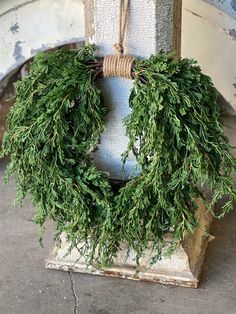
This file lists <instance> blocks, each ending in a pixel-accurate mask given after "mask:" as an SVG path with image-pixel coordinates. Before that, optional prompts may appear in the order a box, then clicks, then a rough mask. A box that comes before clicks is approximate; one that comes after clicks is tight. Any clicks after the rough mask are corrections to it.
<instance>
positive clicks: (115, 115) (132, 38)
mask: <svg viewBox="0 0 236 314" xmlns="http://www.w3.org/2000/svg"><path fill="white" fill-rule="evenodd" d="M180 4H181V0H179V1H178V2H176V0H166V1H162V0H155V1H154V0H153V1H147V0H146V1H143V0H132V1H130V10H129V19H128V26H127V36H126V40H125V52H126V53H129V54H132V55H134V56H139V57H144V58H147V57H149V56H150V55H151V54H154V53H156V52H157V51H160V50H164V51H168V50H172V49H173V47H174V49H175V50H178V51H179V50H180V27H179V26H178V27H177V28H176V31H173V29H174V25H177V24H178V23H177V22H175V23H174V19H177V18H176V17H177V16H178V19H179V18H180V7H181V6H180ZM175 6H176V8H177V11H178V14H174V12H175V10H174V8H175ZM85 10H86V11H87V12H85V20H86V24H85V29H86V31H85V32H86V41H87V42H94V43H95V44H96V45H97V46H98V54H100V55H101V56H104V55H106V54H112V53H114V49H113V44H114V43H116V42H117V39H118V36H117V35H118V1H108V0H88V1H86V2H85ZM173 38H175V40H174V39H173ZM173 41H174V44H173ZM177 46H178V47H177ZM99 86H100V88H101V89H102V91H103V95H104V100H105V102H106V103H107V105H108V107H109V109H110V111H109V114H108V115H107V121H106V127H107V129H106V131H105V132H104V133H103V135H102V137H101V143H100V144H99V145H98V150H96V151H95V152H94V153H93V154H92V157H93V158H94V163H95V164H96V165H97V167H98V168H99V169H101V170H104V171H108V172H110V176H111V178H113V179H121V178H122V175H121V168H122V163H121V154H122V153H123V151H124V150H125V149H126V147H127V142H128V140H127V137H126V136H125V130H124V128H123V126H122V120H123V118H124V117H125V116H126V115H127V114H129V112H130V109H129V106H128V98H129V93H130V89H131V87H132V82H131V81H129V80H127V79H121V78H109V79H104V80H100V81H99ZM134 165H135V159H134V157H133V156H130V158H129V159H128V160H127V166H126V170H127V173H126V175H125V178H127V177H128V176H129V173H130V171H131V169H132V168H133V166H134Z"/></svg>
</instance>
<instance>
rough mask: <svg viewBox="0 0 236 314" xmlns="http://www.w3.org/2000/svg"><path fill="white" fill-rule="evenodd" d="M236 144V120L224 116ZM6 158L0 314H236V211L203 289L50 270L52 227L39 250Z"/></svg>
mask: <svg viewBox="0 0 236 314" xmlns="http://www.w3.org/2000/svg"><path fill="white" fill-rule="evenodd" d="M225 121H226V123H227V125H228V128H227V130H226V132H227V134H228V135H229V136H230V138H231V141H232V143H233V144H234V145H236V118H235V117H231V118H225ZM6 164H7V160H6V159H5V160H0V314H15V313H17V314H75V313H76V314H77V313H79V314H89V313H92V314H129V313H135V314H175V313H177V314H221V313H223V314H236V246H235V243H236V210H235V211H234V212H232V213H231V214H229V215H228V216H226V217H225V218H224V219H223V220H221V221H215V222H214V224H213V228H212V234H213V235H214V236H215V237H216V238H215V240H214V241H212V242H211V243H210V244H209V246H208V249H207V254H206V259H205V263H204V267H203V272H202V276H201V282H200V287H199V288H198V289H197V290H194V289H190V288H181V287H174V286H164V285H161V284H153V283H144V282H135V281H129V280H124V279H114V278H104V277H97V276H92V275H82V274H75V273H68V272H62V271H55V270H46V269H45V267H44V259H45V258H46V257H47V256H48V255H49V253H50V252H51V250H52V248H53V225H52V223H48V224H47V232H46V236H45V240H44V243H45V246H44V248H41V247H40V246H39V244H38V227H37V226H35V224H34V223H33V222H32V217H33V215H34V210H33V208H32V205H31V203H30V201H29V200H26V201H25V202H24V204H23V207H22V208H20V209H19V208H14V207H13V208H12V207H11V203H12V201H13V199H14V197H15V194H16V187H15V184H14V181H13V180H11V181H10V182H9V184H8V185H4V183H3V182H2V179H1V177H3V174H4V171H5V167H6Z"/></svg>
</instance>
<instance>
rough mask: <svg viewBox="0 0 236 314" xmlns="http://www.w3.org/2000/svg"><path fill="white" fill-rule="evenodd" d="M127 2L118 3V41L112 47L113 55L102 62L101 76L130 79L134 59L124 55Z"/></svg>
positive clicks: (127, 0) (122, 0) (126, 0)
mask: <svg viewBox="0 0 236 314" xmlns="http://www.w3.org/2000/svg"><path fill="white" fill-rule="evenodd" d="M128 6H129V0H120V1H119V39H118V43H116V44H115V45H114V48H115V50H116V54H115V55H110V56H106V57H105V58H104V60H103V76H104V77H109V76H118V77H125V78H128V79H131V78H132V64H133V61H134V58H133V57H132V56H129V55H123V53H124V45H123V44H124V37H125V31H126V25H127V16H128Z"/></svg>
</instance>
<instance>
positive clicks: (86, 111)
mask: <svg viewBox="0 0 236 314" xmlns="http://www.w3.org/2000/svg"><path fill="white" fill-rule="evenodd" d="M108 61H109V60H108ZM103 64H104V63H103V60H101V58H98V57H97V56H96V47H95V46H93V45H89V46H85V47H83V48H81V49H80V50H79V51H76V50H70V51H68V50H58V51H52V52H46V53H40V54H38V55H37V56H36V58H35V60H34V62H33V63H32V64H31V66H30V74H29V76H28V77H26V78H24V79H23V80H22V81H20V82H17V84H16V91H17V97H16V102H15V105H14V106H13V107H12V109H11V111H10V113H9V116H8V127H7V131H6V132H5V135H4V139H3V147H2V152H1V155H2V156H5V155H8V154H10V155H11V160H10V163H9V165H8V168H7V177H9V176H11V175H13V174H16V180H17V185H18V197H17V200H18V201H22V199H23V198H24V197H25V196H26V195H27V194H30V195H31V198H32V201H33V204H34V205H35V207H36V215H35V222H36V223H37V224H39V225H40V227H41V231H42V232H43V226H44V223H45V221H46V219H48V218H49V219H52V220H53V221H54V222H55V225H56V234H55V239H56V240H57V241H58V242H59V241H60V235H61V234H62V232H64V233H65V234H66V236H67V239H68V241H69V242H70V244H71V248H74V247H78V248H79V250H80V252H81V254H82V255H83V256H85V258H86V259H87V262H88V263H90V264H92V263H93V264H94V263H95V264H96V265H101V266H110V265H111V264H112V262H113V260H114V257H115V256H117V253H118V251H119V249H120V245H121V243H126V244H127V245H128V247H130V248H132V249H133V250H134V251H135V252H136V261H137V263H138V261H139V258H140V257H141V256H143V254H144V252H145V250H146V249H152V250H153V252H154V255H153V256H152V258H150V263H153V262H155V261H156V260H157V259H159V258H161V257H162V256H163V254H168V255H170V254H171V253H172V252H173V251H174V250H175V249H176V247H178V245H179V243H180V242H181V241H182V240H183V239H184V238H185V237H186V235H188V234H189V233H191V232H193V231H194V230H195V229H196V228H197V227H199V226H198V221H197V219H196V217H195V212H196V210H197V208H198V202H197V199H198V198H200V199H202V201H203V202H204V203H205V205H206V206H207V208H208V210H210V211H211V212H212V213H213V214H214V215H215V216H217V217H219V218H221V217H223V216H224V214H225V213H227V212H229V211H230V210H231V209H232V208H233V202H234V201H235V199H236V191H235V189H234V187H233V182H232V179H231V177H230V174H231V173H232V171H234V170H235V169H236V160H235V159H234V157H233V156H232V154H231V146H230V144H229V142H228V139H227V138H226V136H225V135H224V133H223V130H222V124H221V122H220V120H219V115H220V111H219V108H218V106H217V104H216V97H217V92H216V90H215V88H214V86H213V84H212V81H211V79H210V78H209V77H208V76H206V75H204V74H202V73H201V70H200V68H199V66H197V65H196V62H195V61H193V60H190V59H181V60H175V59H174V58H173V55H171V54H168V53H159V54H157V55H153V56H151V57H150V58H149V59H147V60H140V59H135V60H132V68H131V72H130V73H131V74H130V75H131V76H132V78H133V80H134V84H133V87H132V89H131V93H130V97H129V106H130V108H131V113H130V114H129V115H128V116H127V117H126V118H125V119H124V126H125V128H126V134H127V137H128V139H129V143H128V146H127V150H126V151H125V152H124V154H123V155H122V160H123V163H125V162H126V159H127V156H128V155H129V153H130V152H132V153H133V154H134V156H135V158H136V162H137V165H136V166H135V167H136V170H138V172H139V174H138V175H137V171H134V172H133V173H136V175H134V174H133V175H131V177H130V180H129V181H128V182H127V183H125V184H124V185H123V186H122V187H120V188H119V189H118V191H114V189H113V187H112V185H111V183H110V181H109V175H108V174H107V173H104V172H102V171H100V170H99V169H97V168H96V167H95V165H94V164H93V161H92V160H91V158H90V155H89V153H90V152H91V151H92V150H93V149H94V148H95V147H96V146H97V144H98V141H99V138H100V135H101V133H102V132H103V131H104V129H105V116H106V113H107V111H108V108H107V107H106V105H105V104H104V102H103V99H102V94H101V91H100V90H99V89H98V87H97V86H96V80H97V79H98V78H99V77H100V76H102V75H103V68H102V66H103ZM206 185H207V186H208V187H209V188H210V190H211V192H212V198H211V199H208V198H207V197H206V194H205V192H204V190H205V189H204V188H205V186H206ZM225 194H227V195H228V199H227V201H226V203H225V204H224V206H223V207H222V208H221V211H220V212H218V213H217V214H216V213H214V210H213V208H214V204H216V202H217V201H218V200H219V199H221V198H222V197H223V196H224V195H225ZM169 230H171V231H172V234H173V237H172V240H171V242H170V243H169V245H168V250H167V251H166V250H165V249H164V248H165V246H166V242H165V240H164V236H165V234H166V233H167V232H168V231H169Z"/></svg>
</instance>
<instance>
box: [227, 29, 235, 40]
mask: <svg viewBox="0 0 236 314" xmlns="http://www.w3.org/2000/svg"><path fill="white" fill-rule="evenodd" d="M229 35H230V36H231V37H232V38H233V40H236V29H235V28H232V29H230V30H229Z"/></svg>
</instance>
